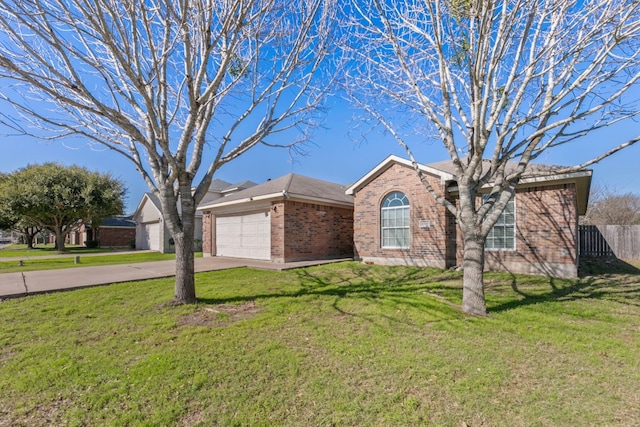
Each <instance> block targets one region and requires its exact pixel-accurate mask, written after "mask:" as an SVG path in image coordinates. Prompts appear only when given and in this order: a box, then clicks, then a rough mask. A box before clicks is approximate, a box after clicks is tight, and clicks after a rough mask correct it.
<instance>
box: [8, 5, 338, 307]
mask: <svg viewBox="0 0 640 427" xmlns="http://www.w3.org/2000/svg"><path fill="white" fill-rule="evenodd" d="M334 1H335V0H301V1H295V2H288V1H277V0H247V1H240V0H230V1H222V0H180V1H170V2H167V1H161V0H149V1H144V2H140V1H134V0H20V1H14V0H0V31H2V33H3V36H2V41H1V42H0V78H1V77H4V78H7V79H9V81H11V82H12V83H15V84H16V85H17V88H18V89H17V91H18V93H16V91H13V92H12V93H10V94H9V90H5V91H4V94H3V95H1V96H3V97H4V99H5V101H7V102H9V103H10V104H12V106H13V107H14V108H15V109H17V110H18V111H19V113H21V114H23V115H24V116H27V117H29V118H31V119H32V120H33V121H34V122H35V125H36V127H37V128H38V132H32V131H31V130H30V128H28V127H27V125H24V126H22V125H19V124H17V123H24V120H21V118H16V117H12V118H6V119H5V124H7V125H8V126H11V127H13V128H14V129H15V130H17V131H18V132H24V133H36V134H37V135H36V136H40V137H42V129H46V130H49V131H51V132H49V133H48V134H47V136H48V137H51V138H54V137H62V136H64V137H67V136H69V135H76V136H82V137H85V138H86V139H87V140H88V141H91V143H95V144H102V145H104V146H107V147H109V148H111V149H113V150H115V151H117V152H118V153H120V154H122V155H123V156H125V157H126V158H128V159H129V160H131V161H132V162H133V163H134V165H135V167H136V168H137V170H138V171H139V172H140V173H141V175H142V177H143V178H144V179H145V181H146V182H147V184H148V186H149V188H150V189H151V190H152V191H153V192H154V193H155V194H156V196H158V198H159V200H160V202H161V205H162V212H163V217H164V220H165V222H164V224H165V225H166V226H167V227H168V229H169V232H170V233H171V236H172V238H173V240H174V242H175V248H176V279H175V300H176V301H178V302H182V303H193V302H195V301H196V293H195V282H194V259H193V241H194V230H195V212H196V207H197V205H198V204H199V203H200V201H201V200H202V198H203V196H204V195H205V194H206V192H207V190H208V188H209V185H210V183H211V180H212V177H213V175H214V173H215V172H216V171H217V170H218V169H219V168H220V167H222V166H223V165H225V164H226V163H229V162H231V161H232V160H234V159H236V158H237V157H238V156H241V155H242V154H244V153H246V152H247V151H248V150H249V149H251V148H252V147H254V146H256V145H258V144H266V145H271V146H284V147H290V148H293V147H295V146H296V144H298V143H300V142H302V141H304V140H305V139H306V137H307V135H308V134H307V131H308V128H309V126H313V125H314V124H315V122H314V120H315V117H314V113H315V112H316V111H317V109H318V107H319V106H320V103H321V101H322V99H323V98H324V96H325V94H326V93H327V91H328V90H329V89H330V88H331V81H332V79H333V78H334V76H335V73H334V71H333V70H331V71H330V72H327V73H326V74H325V73H323V72H322V69H321V68H320V67H321V65H323V64H324V63H325V58H326V57H327V56H328V54H329V53H330V52H331V46H332V43H331V31H332V30H333V24H334V13H335V10H334V7H333V3H334ZM34 98H35V99H36V104H35V105H34V104H33V102H32V99H34ZM38 101H39V102H40V104H38ZM42 105H45V106H47V108H44V109H43V108H40V107H42ZM51 110H55V112H51ZM288 130H295V131H296V133H295V135H293V136H291V137H290V140H287V139H285V138H288V137H287V135H289V134H288V133H287V131H288ZM274 134H279V135H281V138H282V139H283V140H281V142H280V143H276V144H274V143H270V142H268V141H267V138H268V137H269V136H270V135H274ZM205 153H206V156H205ZM178 204H179V205H180V206H179V207H178Z"/></svg>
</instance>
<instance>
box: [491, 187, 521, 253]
mask: <svg viewBox="0 0 640 427" xmlns="http://www.w3.org/2000/svg"><path fill="white" fill-rule="evenodd" d="M486 196H488V195H485V196H483V199H484V198H485V197H486ZM483 201H484V200H483ZM510 202H513V224H502V223H500V222H496V223H495V224H494V225H493V227H492V228H491V231H490V232H489V234H491V232H493V230H494V229H495V227H496V226H503V227H508V226H510V225H511V226H512V227H513V247H512V248H490V247H487V241H488V240H489V234H488V235H487V239H486V240H485V243H484V249H485V250H486V251H492V252H515V251H516V249H517V244H518V239H517V236H516V234H517V233H516V225H517V222H518V218H517V209H516V207H517V206H516V196H515V194H514V195H513V197H512V198H511V199H509V202H507V203H510ZM505 210H506V206H505ZM503 214H504V211H503V212H502V213H501V214H500V217H502V215H503ZM498 221H500V218H498Z"/></svg>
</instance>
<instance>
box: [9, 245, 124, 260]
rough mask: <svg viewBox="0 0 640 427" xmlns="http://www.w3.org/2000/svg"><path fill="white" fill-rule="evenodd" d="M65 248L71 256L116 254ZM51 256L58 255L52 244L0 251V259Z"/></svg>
mask: <svg viewBox="0 0 640 427" xmlns="http://www.w3.org/2000/svg"><path fill="white" fill-rule="evenodd" d="M65 248H66V252H65V253H67V254H72V255H82V254H95V253H102V252H116V251H114V250H113V249H105V248H87V247H86V246H79V245H66V246H65ZM53 255H59V253H58V251H57V250H56V249H55V247H54V245H53V244H46V245H35V246H34V247H33V249H28V248H27V245H22V244H16V245H10V246H7V247H5V248H2V249H0V258H29V257H39V256H53Z"/></svg>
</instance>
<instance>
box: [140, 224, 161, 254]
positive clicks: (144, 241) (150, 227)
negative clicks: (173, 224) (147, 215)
mask: <svg viewBox="0 0 640 427" xmlns="http://www.w3.org/2000/svg"><path fill="white" fill-rule="evenodd" d="M140 231H141V232H142V235H141V237H140V249H144V250H152V251H159V250H160V224H158V223H155V224H143V226H142V229H141V230H140Z"/></svg>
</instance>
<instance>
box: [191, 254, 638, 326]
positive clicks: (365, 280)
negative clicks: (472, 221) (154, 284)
mask: <svg viewBox="0 0 640 427" xmlns="http://www.w3.org/2000/svg"><path fill="white" fill-rule="evenodd" d="M377 267H378V266H368V265H363V264H357V263H352V264H348V265H346V266H345V267H343V268H337V269H333V270H331V269H329V270H327V269H323V268H319V269H315V268H304V269H300V270H296V271H295V274H296V278H297V283H296V285H297V286H296V288H295V290H291V291H286V290H275V291H274V292H266V291H265V292H254V293H250V294H248V295H238V296H232V297H222V298H206V297H205V298H199V299H198V301H199V302H201V303H204V304H212V305H213V304H228V303H232V304H233V303H243V302H247V301H255V300H257V299H271V298H297V297H302V296H313V295H317V296H326V297H333V298H334V301H333V303H332V305H333V308H334V309H335V310H336V311H337V312H339V313H342V314H344V315H356V314H354V313H352V312H349V311H348V310H346V309H345V308H344V307H345V304H344V303H345V302H348V301H349V300H363V301H366V302H368V303H370V304H376V305H380V306H383V305H384V306H393V307H398V308H400V307H409V308H413V309H415V310H419V311H422V312H426V313H429V314H430V315H431V316H432V317H433V318H434V320H445V319H459V318H461V317H464V315H463V314H462V312H461V310H460V307H459V306H460V301H461V297H462V276H461V273H460V272H453V271H445V270H438V269H429V268H426V269H425V268H407V267H397V268H393V267H387V268H377ZM581 271H582V272H583V275H582V276H581V277H580V278H578V279H574V280H570V279H554V278H546V277H541V276H524V275H519V276H517V275H513V274H509V273H491V274H487V275H486V276H485V284H486V285H487V306H488V311H489V312H490V313H499V312H502V311H506V310H511V309H514V308H519V307H526V306H530V305H533V304H539V303H545V302H554V301H572V300H584V299H604V300H610V301H615V302H619V303H622V304H627V305H634V306H640V269H638V268H637V267H635V266H633V265H631V264H628V263H625V262H623V261H619V260H616V261H615V262H611V261H606V260H604V261H594V260H590V261H585V263H584V265H581Z"/></svg>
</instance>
